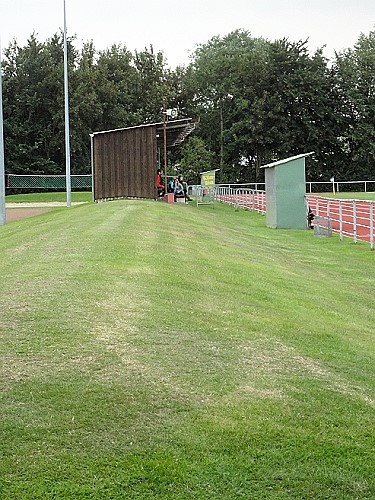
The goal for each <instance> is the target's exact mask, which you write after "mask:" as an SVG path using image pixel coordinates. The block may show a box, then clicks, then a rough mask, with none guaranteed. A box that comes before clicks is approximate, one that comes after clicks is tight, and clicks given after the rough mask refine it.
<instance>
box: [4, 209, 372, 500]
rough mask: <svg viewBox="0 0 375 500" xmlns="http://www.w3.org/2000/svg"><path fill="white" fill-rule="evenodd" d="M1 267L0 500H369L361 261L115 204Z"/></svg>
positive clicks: (349, 249)
mask: <svg viewBox="0 0 375 500" xmlns="http://www.w3.org/2000/svg"><path fill="white" fill-rule="evenodd" d="M0 253H1V255H2V257H3V265H2V266H1V270H0V281H1V298H0V305H1V309H0V310H1V316H0V358H1V359H0V383H1V396H0V397H1V406H0V409H1V426H0V442H1V460H0V498H1V499H2V500H15V499H22V500H26V499H30V500H31V499H32V500H37V499H43V500H45V499H59V500H60V499H86V498H87V499H119V500H120V499H136V498H137V499H140V498H142V499H155V498H160V499H189V500H190V499H235V498H245V499H340V500H341V499H359V498H360V499H373V498H374V497H375V484H374V470H375V459H374V445H375V436H374V414H375V412H374V407H375V403H374V401H375V370H374V358H375V348H374V324H375V309H374V293H373V290H374V281H375V265H374V259H375V254H374V252H371V251H370V250H369V247H368V245H365V244H361V243H358V244H357V245H354V244H353V243H352V242H351V241H349V240H345V241H342V242H340V241H339V239H338V238H337V237H332V238H327V239H320V238H314V236H313V233H312V232H311V231H310V232H309V231H284V230H271V229H267V228H266V227H265V217H262V216H260V215H257V214H253V213H250V212H247V211H244V210H239V211H235V210H234V209H233V207H229V206H224V205H216V206H215V208H214V209H212V207H200V208H196V207H195V205H194V204H189V205H168V204H165V203H158V202H152V201H140V200H129V201H126V200H122V201H116V202H108V203H101V204H87V205H81V206H78V207H73V208H70V209H59V210H56V211H53V212H50V213H47V214H44V215H41V216H38V217H34V218H31V219H24V220H21V221H17V223H9V224H7V225H5V226H2V227H0Z"/></svg>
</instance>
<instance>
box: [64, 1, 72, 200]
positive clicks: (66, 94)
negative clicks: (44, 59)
mask: <svg viewBox="0 0 375 500" xmlns="http://www.w3.org/2000/svg"><path fill="white" fill-rule="evenodd" d="M64 97H65V171H66V206H67V207H70V206H71V204H72V188H71V181H70V132H69V85H68V43H67V37H66V5H65V0H64Z"/></svg>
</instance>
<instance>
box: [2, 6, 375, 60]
mask: <svg viewBox="0 0 375 500" xmlns="http://www.w3.org/2000/svg"><path fill="white" fill-rule="evenodd" d="M66 9H67V29H68V35H70V36H71V35H76V37H77V44H76V46H77V47H79V46H80V44H81V43H82V42H83V41H87V40H91V39H92V40H93V42H94V46H95V47H96V48H97V49H105V48H107V47H110V46H111V45H112V44H113V43H122V44H124V45H126V47H127V48H128V49H129V50H131V51H134V50H135V49H138V50H143V49H144V48H145V47H146V46H147V47H148V46H149V45H150V44H153V46H154V49H155V50H162V51H163V52H164V55H165V57H166V58H167V61H168V63H169V65H170V66H172V67H175V66H176V65H177V64H187V63H188V62H189V53H191V52H193V51H194V49H195V46H196V45H197V44H201V43H205V42H207V41H208V40H209V39H210V38H212V37H213V36H214V35H221V36H223V35H226V34H227V33H229V32H230V31H233V30H235V29H240V28H241V29H245V30H248V31H249V32H250V33H251V35H252V36H254V37H258V36H263V37H264V38H267V39H269V40H275V39H278V38H284V37H286V38H289V40H291V41H298V40H300V39H302V40H305V39H306V38H309V48H310V50H311V51H314V50H315V49H316V48H318V47H321V46H323V45H326V49H325V51H324V54H325V55H326V56H327V57H333V56H334V51H340V50H342V49H344V48H349V47H353V46H354V44H355V43H356V41H357V40H358V37H359V35H360V34H361V33H364V34H365V35H368V33H369V32H370V31H374V30H375V0H159V1H157V0H100V1H99V0H90V1H89V0H66ZM62 28H63V0H0V36H1V45H2V47H3V48H4V47H6V46H7V45H8V44H9V42H10V41H11V40H12V39H16V40H17V42H18V44H19V45H20V46H24V45H25V44H26V42H27V39H28V37H29V36H30V35H31V33H32V32H33V31H35V32H36V34H37V38H38V39H39V40H40V41H45V40H47V38H49V37H51V36H52V35H53V34H54V33H56V32H59V31H60V29H62Z"/></svg>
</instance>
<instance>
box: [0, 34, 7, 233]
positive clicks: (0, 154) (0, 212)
mask: <svg viewBox="0 0 375 500" xmlns="http://www.w3.org/2000/svg"><path fill="white" fill-rule="evenodd" d="M5 223H6V214H5V162H4V127H3V84H2V70H1V43H0V225H1V226H3V225H4V224H5Z"/></svg>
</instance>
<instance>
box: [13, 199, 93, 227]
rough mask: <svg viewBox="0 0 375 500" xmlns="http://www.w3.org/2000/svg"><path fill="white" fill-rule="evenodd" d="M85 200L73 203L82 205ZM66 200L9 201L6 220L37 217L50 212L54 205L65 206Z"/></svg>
mask: <svg viewBox="0 0 375 500" xmlns="http://www.w3.org/2000/svg"><path fill="white" fill-rule="evenodd" d="M82 203H85V202H73V203H72V205H81V204H82ZM64 206H66V203H65V202H57V201H54V202H49V203H42V202H40V203H7V204H6V221H7V222H12V221H14V220H20V219H26V218H28V217H35V216H36V215H41V214H44V213H46V212H49V211H50V210H51V209H52V208H54V207H64Z"/></svg>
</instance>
